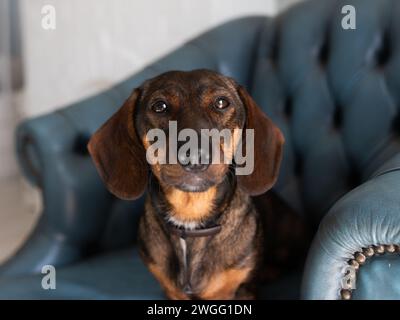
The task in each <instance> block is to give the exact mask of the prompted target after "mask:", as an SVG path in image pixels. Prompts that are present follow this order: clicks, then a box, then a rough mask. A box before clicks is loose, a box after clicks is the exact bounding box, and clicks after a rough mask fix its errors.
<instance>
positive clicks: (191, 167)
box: [178, 148, 210, 172]
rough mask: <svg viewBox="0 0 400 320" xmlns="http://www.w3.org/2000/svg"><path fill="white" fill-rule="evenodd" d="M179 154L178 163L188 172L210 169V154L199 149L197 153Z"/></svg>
mask: <svg viewBox="0 0 400 320" xmlns="http://www.w3.org/2000/svg"><path fill="white" fill-rule="evenodd" d="M190 151H191V150H190V149H188V151H187V152H179V155H178V162H179V164H180V165H181V166H182V167H183V168H184V169H185V170H186V171H190V172H195V171H204V170H206V169H207V168H208V166H209V164H210V163H209V162H210V155H209V152H208V151H206V150H205V149H202V148H199V149H198V150H197V152H190Z"/></svg>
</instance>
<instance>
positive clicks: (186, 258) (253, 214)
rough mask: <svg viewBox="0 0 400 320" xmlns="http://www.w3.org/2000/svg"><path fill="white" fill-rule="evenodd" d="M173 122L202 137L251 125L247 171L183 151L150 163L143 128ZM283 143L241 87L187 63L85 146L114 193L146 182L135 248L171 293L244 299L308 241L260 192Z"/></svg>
mask: <svg viewBox="0 0 400 320" xmlns="http://www.w3.org/2000/svg"><path fill="white" fill-rule="evenodd" d="M171 121H176V123H177V128H178V130H182V129H184V128H190V129H192V130H195V132H197V133H198V135H199V136H200V135H201V130H202V129H218V130H223V129H228V130H230V131H231V132H233V131H234V130H235V129H254V139H253V141H252V144H253V146H254V148H253V149H254V154H253V155H252V157H253V161H254V166H253V171H252V173H251V174H247V175H235V173H234V169H235V166H236V165H237V164H236V163H235V161H232V162H231V163H218V162H217V163H203V162H202V163H199V162H196V161H191V160H190V159H189V161H181V160H182V159H181V157H180V156H179V157H178V161H177V162H176V163H164V164H160V163H154V164H149V163H148V160H147V159H148V158H147V157H146V152H147V151H148V150H149V148H150V146H151V145H152V143H151V142H150V141H149V138H148V135H147V133H148V132H149V130H151V129H161V130H162V131H163V132H165V134H166V136H168V135H170V134H171V132H170V130H169V123H170V122H171ZM242 139H243V140H244V141H243V145H246V141H245V140H246V137H245V135H244V134H242ZM247 143H249V142H248V141H247ZM178 144H179V142H178ZM283 144H284V138H283V135H282V133H281V131H280V130H279V129H278V128H277V127H276V126H275V125H274V123H273V122H272V121H271V120H270V119H269V118H268V117H267V116H266V115H265V114H264V113H263V112H262V111H261V109H260V108H259V107H258V106H257V105H256V103H255V102H254V100H253V99H252V98H251V97H250V95H249V94H248V93H247V91H246V90H245V89H244V88H243V87H242V86H240V85H238V84H237V83H236V82H235V81H234V80H233V79H231V78H228V77H225V76H222V75H220V74H218V73H216V72H213V71H209V70H194V71H189V72H182V71H170V72H167V73H164V74H162V75H160V76H157V77H155V78H153V79H150V80H147V81H146V82H144V84H143V85H142V86H141V87H139V88H136V89H134V91H133V93H132V95H131V96H130V97H129V98H128V99H127V100H126V102H125V103H124V105H123V106H122V107H121V108H120V109H119V111H118V112H117V113H115V114H114V115H113V116H112V117H111V118H110V119H109V120H108V121H107V122H106V123H105V124H104V125H103V126H102V127H101V128H100V129H99V130H98V131H97V132H96V133H95V134H94V135H93V136H92V138H91V140H90V141H89V145H88V149H89V152H90V154H91V156H92V158H93V160H94V163H95V165H96V167H97V170H98V172H99V174H100V176H101V177H102V179H103V180H104V182H105V184H106V186H107V188H108V189H109V190H110V191H111V192H112V193H113V194H115V195H116V196H117V197H119V198H122V199H131V200H132V199H137V198H138V197H140V196H141V195H142V194H143V193H144V192H145V190H146V189H147V197H146V202H145V213H144V215H142V216H141V219H140V223H139V251H140V255H141V257H142V259H143V261H144V263H145V264H146V265H147V267H148V269H149V270H150V271H151V273H152V274H153V275H154V276H155V278H156V279H157V280H158V281H159V282H160V284H161V286H162V288H163V289H164V291H165V293H166V295H167V297H168V298H170V299H250V298H254V297H256V293H257V286H256V285H255V284H256V283H259V279H261V278H263V279H264V280H265V279H267V280H268V279H274V278H275V277H276V276H277V275H278V274H280V273H281V272H283V270H284V269H285V268H286V267H287V266H288V265H290V264H291V262H290V261H292V260H293V261H297V260H298V258H299V257H301V256H302V254H303V253H304V250H305V248H306V246H307V244H306V243H307V241H308V240H307V239H308V237H307V231H306V228H305V224H304V223H303V221H301V219H300V218H299V217H298V216H297V215H296V214H294V213H293V212H292V211H291V209H290V208H289V207H288V206H287V205H286V204H285V202H284V201H283V200H281V199H280V198H278V197H277V195H275V194H274V193H272V192H268V193H267V194H266V192H267V191H268V190H270V189H271V187H272V186H273V185H274V183H275V182H276V180H277V177H278V173H279V168H280V162H281V158H282V149H283ZM231 147H232V148H233V149H229V150H231V151H227V150H228V149H221V150H222V153H225V154H224V155H225V156H228V157H230V158H232V157H233V153H234V152H232V150H233V151H236V150H234V149H235V148H237V144H235V142H234V141H232V142H231ZM200 151H202V150H201V148H200ZM159 152H160V153H162V152H164V153H169V152H171V151H169V150H168V146H166V147H164V149H162V148H161V150H159ZM200 153H201V152H200ZM211 157H212V156H211ZM208 158H210V155H208ZM259 195H261V196H259ZM255 196H259V197H255Z"/></svg>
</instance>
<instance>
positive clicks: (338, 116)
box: [333, 106, 343, 129]
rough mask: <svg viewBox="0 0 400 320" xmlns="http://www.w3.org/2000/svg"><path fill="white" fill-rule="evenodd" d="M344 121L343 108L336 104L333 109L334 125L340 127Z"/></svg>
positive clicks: (336, 127)
mask: <svg viewBox="0 0 400 320" xmlns="http://www.w3.org/2000/svg"><path fill="white" fill-rule="evenodd" d="M342 123H343V108H342V107H341V106H335V110H334V111H333V127H334V128H335V129H340V128H341V126H342Z"/></svg>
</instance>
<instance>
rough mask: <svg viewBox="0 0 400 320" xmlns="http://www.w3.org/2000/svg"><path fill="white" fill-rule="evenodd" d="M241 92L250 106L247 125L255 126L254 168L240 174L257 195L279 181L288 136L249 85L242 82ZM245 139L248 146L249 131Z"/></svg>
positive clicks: (242, 184) (246, 188)
mask: <svg viewBox="0 0 400 320" xmlns="http://www.w3.org/2000/svg"><path fill="white" fill-rule="evenodd" d="M238 93H239V96H240V98H241V100H242V103H243V104H244V106H245V108H246V114H247V116H246V124H245V129H254V170H253V172H252V173H251V174H250V175H239V176H238V185H239V186H240V187H241V188H242V189H243V190H244V191H245V192H247V193H248V194H250V195H252V196H255V195H259V194H262V193H264V192H266V191H268V190H269V189H271V188H272V186H273V185H274V184H275V182H276V180H277V178H278V174H279V168H280V163H281V159H282V152H283V144H284V142H285V139H284V137H283V134H282V132H281V130H280V129H279V128H278V127H277V126H275V124H274V123H273V122H272V121H271V120H270V119H269V118H268V117H267V116H266V115H265V114H264V112H263V111H262V110H261V109H260V107H258V106H257V104H256V103H255V101H254V100H253V98H252V97H251V96H250V95H249V94H248V92H247V91H246V89H244V88H243V87H242V86H238ZM243 140H244V141H243V146H245V144H246V141H245V134H244V135H243ZM244 150H245V149H244Z"/></svg>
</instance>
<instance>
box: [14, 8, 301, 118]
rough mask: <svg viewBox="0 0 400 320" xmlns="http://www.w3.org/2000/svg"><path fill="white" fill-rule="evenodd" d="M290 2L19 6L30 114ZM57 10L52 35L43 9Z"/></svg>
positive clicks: (94, 89) (73, 98)
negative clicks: (222, 25) (220, 28)
mask: <svg viewBox="0 0 400 320" xmlns="http://www.w3.org/2000/svg"><path fill="white" fill-rule="evenodd" d="M291 1H293V0H286V1H285V0H247V1H243V0H202V1H198V0H168V1H167V0H134V1H133V0H115V1H110V0H84V1H83V0H68V1H65V0H64V1H62V0H21V9H22V20H23V27H22V35H23V49H24V67H25V72H26V73H25V83H26V88H25V103H24V105H23V109H22V112H23V114H24V115H25V116H32V115H37V114H41V113H44V112H48V111H50V110H53V109H55V108H58V107H62V106H63V105H66V104H69V103H71V102H73V101H76V100H79V99H81V98H82V97H85V96H88V95H90V94H93V93H96V92H99V91H101V90H102V89H104V88H106V87H109V86H111V85H112V84H114V83H115V82H117V81H119V80H122V79H123V78H125V77H127V76H129V75H131V74H132V73H133V72H135V71H137V70H139V69H140V68H142V67H143V66H145V65H147V64H148V63H150V62H151V61H154V60H155V59H157V58H158V57H160V56H162V55H164V54H165V53H167V52H169V51H171V50H173V49H174V48H176V47H178V46H179V45H181V44H182V43H183V42H185V41H186V40H188V39H190V38H192V37H194V36H195V35H197V34H199V33H201V32H202V31H204V30H206V29H209V28H211V27H213V26H216V25H218V24H220V23H222V22H224V21H227V20H230V19H232V18H234V17H239V16H245V15H251V14H266V15H271V14H274V13H276V12H277V10H278V9H279V8H280V7H282V6H284V5H286V4H287V3H288V2H291ZM45 4H51V5H53V6H54V7H55V8H56V18H57V20H56V21H57V27H56V30H54V31H51V30H44V29H43V28H42V27H41V19H42V15H41V8H42V6H43V5H45Z"/></svg>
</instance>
